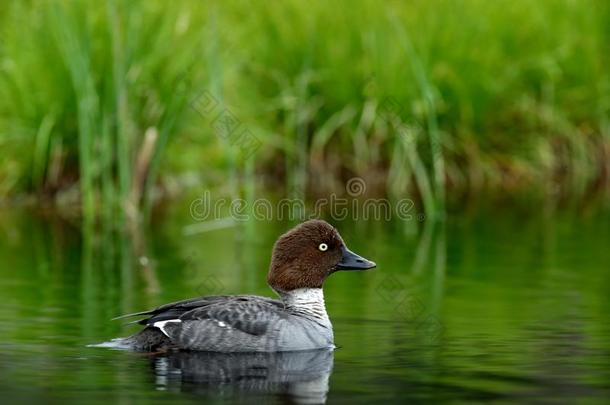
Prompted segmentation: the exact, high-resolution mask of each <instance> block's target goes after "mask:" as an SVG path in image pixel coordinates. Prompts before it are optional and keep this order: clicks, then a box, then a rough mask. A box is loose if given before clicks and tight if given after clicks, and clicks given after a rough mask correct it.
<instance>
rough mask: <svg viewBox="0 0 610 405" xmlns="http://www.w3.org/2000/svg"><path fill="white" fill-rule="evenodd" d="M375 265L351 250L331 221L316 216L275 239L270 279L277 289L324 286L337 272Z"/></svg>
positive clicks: (280, 290) (288, 289) (364, 268)
mask: <svg viewBox="0 0 610 405" xmlns="http://www.w3.org/2000/svg"><path fill="white" fill-rule="evenodd" d="M375 266H376V265H375V263H374V262H372V261H370V260H367V259H365V258H363V257H360V256H358V255H357V254H355V253H353V252H351V251H350V250H349V249H348V248H347V247H346V246H345V243H344V242H343V239H341V235H339V232H337V230H336V229H335V228H333V227H332V226H331V225H330V224H328V223H327V222H325V221H322V220H317V219H314V220H310V221H307V222H304V223H302V224H300V225H298V226H296V227H294V228H292V229H291V230H290V231H288V232H286V233H285V234H284V235H282V236H280V238H279V239H278V240H277V242H275V245H274V246H273V254H272V257H271V267H270V268H269V275H268V277H267V281H268V283H269V285H270V286H271V288H273V289H274V290H275V291H278V292H286V291H290V290H295V289H297V288H322V284H324V280H326V278H327V277H328V276H329V275H330V274H332V273H333V272H335V271H338V270H367V269H371V268H373V267H375Z"/></svg>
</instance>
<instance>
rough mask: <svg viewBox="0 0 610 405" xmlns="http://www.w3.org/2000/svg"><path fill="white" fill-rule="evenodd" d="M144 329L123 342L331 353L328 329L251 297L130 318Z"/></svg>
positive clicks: (146, 346) (180, 305) (193, 302)
mask: <svg viewBox="0 0 610 405" xmlns="http://www.w3.org/2000/svg"><path fill="white" fill-rule="evenodd" d="M137 315H140V316H146V317H145V318H144V319H142V320H140V321H138V323H140V324H142V325H146V326H147V327H146V328H145V329H144V330H143V331H142V332H140V333H138V334H136V335H133V336H131V337H129V338H126V339H124V341H123V343H124V344H125V345H127V346H130V347H132V348H134V349H137V350H156V349H159V348H168V347H176V348H180V349H187V350H204V351H215V352H273V351H293V350H309V349H317V348H323V347H332V343H333V342H332V330H331V329H330V325H328V326H326V325H322V324H320V323H319V322H316V320H315V319H311V318H309V317H307V316H302V315H298V314H295V313H293V312H291V311H289V310H286V309H285V307H284V304H283V303H282V302H281V301H278V300H273V299H270V298H266V297H259V296H253V295H238V296H210V297H201V298H194V299H190V300H186V301H180V302H176V303H172V304H167V305H163V306H161V307H159V308H156V309H154V310H152V311H146V312H140V313H137V314H132V315H130V316H137Z"/></svg>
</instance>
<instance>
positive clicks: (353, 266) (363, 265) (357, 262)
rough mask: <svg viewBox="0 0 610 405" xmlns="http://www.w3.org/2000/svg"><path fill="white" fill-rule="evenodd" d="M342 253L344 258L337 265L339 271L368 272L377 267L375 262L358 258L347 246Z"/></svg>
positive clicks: (342, 249)
mask: <svg viewBox="0 0 610 405" xmlns="http://www.w3.org/2000/svg"><path fill="white" fill-rule="evenodd" d="M341 253H343V256H342V257H341V261H340V262H339V264H338V265H337V270H367V269H372V268H373V267H375V266H377V265H376V264H375V262H372V261H370V260H367V259H365V258H364V257H362V256H358V255H357V254H356V253H354V252H352V251H351V250H349V249H348V248H346V247H345V246H343V247H342V248H341Z"/></svg>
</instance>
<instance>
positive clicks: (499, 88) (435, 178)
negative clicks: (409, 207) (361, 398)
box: [0, 0, 610, 220]
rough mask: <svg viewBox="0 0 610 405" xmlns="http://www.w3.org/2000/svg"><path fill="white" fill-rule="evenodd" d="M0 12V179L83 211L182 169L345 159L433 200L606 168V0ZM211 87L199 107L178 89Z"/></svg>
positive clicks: (302, 170) (609, 127)
mask: <svg viewBox="0 0 610 405" xmlns="http://www.w3.org/2000/svg"><path fill="white" fill-rule="evenodd" d="M0 20H1V21H0V23H1V25H0V32H1V43H0V148H1V149H0V195H14V194H18V193H33V194H37V195H40V196H45V197H47V196H48V197H51V198H58V197H57V196H61V195H77V199H78V202H79V203H80V206H81V207H82V212H83V214H84V216H85V218H89V219H90V220H93V219H95V218H100V217H102V218H103V217H108V218H116V217H122V216H123V213H125V212H126V213H127V216H131V217H133V216H137V214H138V212H140V211H141V209H142V208H143V207H149V206H150V205H151V203H152V201H153V197H154V195H155V193H154V190H155V188H156V186H158V185H160V184H165V183H167V182H168V181H170V180H171V179H173V178H181V176H182V175H184V174H194V175H195V176H196V178H197V182H199V183H200V182H203V183H205V184H206V185H221V186H227V187H228V188H229V192H230V193H231V194H233V195H237V194H238V193H239V192H240V191H239V190H240V189H241V186H242V185H245V186H247V188H248V189H249V190H250V191H249V192H250V193H251V192H252V191H251V190H252V188H253V187H254V186H255V185H256V184H258V181H257V180H256V179H258V178H260V177H261V175H262V176H263V178H266V179H267V180H268V181H269V182H271V183H272V184H275V183H277V182H280V183H281V184H283V185H284V186H285V187H286V189H287V190H301V191H303V190H305V189H307V190H309V191H310V192H313V193H314V194H324V193H326V192H329V191H333V190H337V189H339V188H341V187H342V184H343V182H344V181H345V180H347V179H348V178H350V177H352V176H360V177H362V178H364V179H365V180H366V181H367V188H368V191H370V192H371V193H373V194H380V193H387V194H390V195H392V196H415V197H417V198H418V199H420V200H421V201H422V203H423V205H424V206H425V209H426V211H428V213H430V214H432V213H442V212H444V210H445V205H446V200H448V199H449V198H448V197H447V196H455V195H463V194H465V193H470V194H471V195H472V194H476V193H480V192H483V191H484V190H491V191H501V192H504V193H505V192H509V193H512V192H514V191H515V190H523V191H524V192H532V193H536V194H542V195H546V196H551V197H553V198H556V197H565V196H570V197H574V198H576V199H581V198H585V197H587V196H588V195H590V194H591V193H592V192H593V191H595V190H599V189H604V188H607V185H608V182H609V180H608V178H609V175H608V174H609V173H610V167H609V166H608V163H607V162H608V161H609V158H610V139H609V137H610V122H609V119H608V117H609V116H610V71H609V70H608V69H607V66H608V65H609V62H610V60H609V59H610V52H609V51H610V49H609V46H608V44H609V43H610V29H609V28H608V27H610V6H608V5H607V3H606V2H603V1H594V0H583V1H579V2H574V1H567V0H565V1H560V0H557V1H551V0H546V1H540V2H535V3H531V2H529V1H525V0H516V1H507V0H498V1H494V2H485V1H475V0H472V1H465V2H460V3H456V2H453V1H448V0H435V1H411V2H404V3H400V2H386V3H383V4H381V3H378V2H373V1H357V2H353V1H347V0H345V1H340V2H334V3H333V4H332V5H331V4H326V2H321V1H320V2H313V3H311V2H308V3H304V2H299V1H296V0H293V1H286V2H281V3H277V4H274V5H273V6H272V7H271V6H268V5H265V6H263V5H259V4H257V3H250V2H245V1H228V2H215V1H213V2H207V3H203V2H199V1H183V2H178V3H176V4H171V5H169V4H168V3H165V2H161V1H130V2H126V1H120V0H114V1H112V0H108V1H106V2H97V3H95V4H93V3H90V2H84V1H77V0H70V1H67V2H60V1H32V2H21V1H9V2H7V3H6V4H4V5H3V6H2V7H1V8H0ZM24 27H27V29H24ZM206 91H207V92H209V94H212V95H213V96H214V97H215V99H216V100H217V101H218V107H217V108H216V109H215V110H214V113H213V114H201V113H199V112H197V111H196V109H194V108H191V102H192V101H193V100H194V101H195V103H196V102H197V100H198V98H197V97H198V95H200V94H202V93H203V92H206ZM388 101H391V104H392V105H394V107H395V108H394V110H393V111H392V112H390V111H388V108H387V107H388ZM223 108H227V109H228V111H230V112H231V113H232V114H233V115H234V116H235V117H236V118H237V119H238V120H239V121H240V122H241V124H240V127H239V128H240V131H241V130H243V129H248V130H249V131H250V132H251V134H253V136H255V137H256V139H257V140H258V141H260V143H261V147H260V148H259V149H257V150H256V153H254V154H253V155H252V156H248V154H247V153H244V148H243V147H241V146H240V144H239V143H236V142H235V139H234V138H231V137H227V136H219V134H218V133H217V130H215V129H214V125H215V124H214V121H213V119H214V117H215V115H216V114H218V113H219V112H220V111H222V110H223ZM147 131H148V134H149V136H145V134H146V133H147ZM145 139H148V141H145ZM182 177H183V176H182ZM191 177H192V176H191ZM227 179H228V180H227ZM164 180H165V181H164ZM157 188H158V187H157ZM70 190H78V192H77V193H70Z"/></svg>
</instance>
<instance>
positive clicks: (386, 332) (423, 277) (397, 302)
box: [0, 202, 610, 403]
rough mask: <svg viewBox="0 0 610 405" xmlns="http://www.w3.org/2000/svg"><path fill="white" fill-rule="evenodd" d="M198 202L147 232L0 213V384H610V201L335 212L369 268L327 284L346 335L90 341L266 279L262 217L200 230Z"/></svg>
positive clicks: (440, 392)
mask: <svg viewBox="0 0 610 405" xmlns="http://www.w3.org/2000/svg"><path fill="white" fill-rule="evenodd" d="M192 222H193V220H192V219H191V218H190V217H189V215H188V202H184V203H176V204H175V206H174V207H172V208H171V209H170V210H169V212H168V213H167V214H166V215H165V216H164V217H163V219H162V220H157V221H155V223H153V225H152V226H151V227H150V229H147V230H145V231H143V232H141V233H139V234H137V235H128V236H123V237H121V236H119V235H117V234H114V233H112V232H104V231H103V230H99V231H97V232H95V233H94V234H92V235H87V236H84V235H82V234H81V232H80V230H79V228H78V227H77V226H75V225H74V224H71V223H68V222H65V221H63V220H61V219H59V218H57V217H55V216H53V215H51V216H48V215H45V216H42V215H39V214H37V213H34V212H31V211H26V210H11V211H10V212H8V211H5V212H4V213H2V214H1V215H0V296H1V297H2V304H1V306H0V336H1V337H2V340H1V341H0V392H1V393H2V397H3V398H10V399H12V400H20V401H28V402H29V401H31V402H33V401H37V402H39V401H51V402H60V401H61V402H66V403H73V402H82V401H83V400H84V399H87V400H88V401H92V402H103V403H108V402H112V401H115V402H117V401H118V402H120V403H133V402H136V403H138V402H145V401H149V400H167V401H172V402H173V403H189V402H201V401H202V400H213V401H214V402H220V403H223V402H226V403H233V402H244V403H251V402H252V400H253V399H256V400H261V401H264V402H267V403H284V402H297V403H298V402H305V403H306V402H309V403H316V402H321V401H324V400H328V402H331V403H359V402H367V401H375V402H391V401H398V400H405V399H411V400H422V401H424V400H425V401H429V400H437V401H438V400H451V401H458V402H461V401H471V400H496V401H500V402H503V401H506V402H512V401H515V400H528V401H540V402H547V401H553V400H558V401H579V402H592V403H595V402H603V401H604V400H605V399H606V398H608V397H609V396H610V322H609V321H610V299H609V297H610V294H609V293H610V272H609V270H608V269H610V249H608V246H610V215H608V214H604V213H597V214H587V215H584V214H578V215H560V214H556V215H550V214H549V215H542V214H537V215H533V214H522V213H515V212H514V211H513V212H511V211H501V210H500V211H498V210H481V211H480V212H478V213H476V214H469V215H453V216H450V218H449V219H448V221H447V222H446V224H445V225H435V226H428V227H424V228H422V227H421V226H422V224H421V223H416V222H414V223H413V224H405V223H403V222H400V221H394V222H383V221H381V222H379V221H378V222H375V221H368V222H367V221H358V222H357V223H353V222H350V221H342V222H340V223H335V224H336V225H337V226H338V227H339V229H340V231H341V233H342V235H343V237H344V239H345V240H346V241H347V242H348V244H349V246H350V248H351V249H352V250H354V251H356V252H358V253H361V254H362V255H364V256H366V257H368V258H371V259H372V260H375V261H376V262H377V263H378V268H377V269H376V270H374V271H370V272H362V273H360V272H358V273H356V272H344V273H337V274H334V275H333V276H332V277H331V278H330V279H329V280H328V282H327V285H326V287H325V293H326V302H327V307H328V312H329V315H330V317H331V320H332V322H333V325H334V328H335V340H336V344H337V346H338V349H337V350H336V351H334V352H332V353H306V354H301V355H267V356H227V355H213V354H209V353H208V354H206V353H200V354H193V355H185V354H180V353H179V354H174V355H165V356H163V355H157V356H151V355H148V354H141V353H130V352H125V351H113V350H107V349H100V348H89V347H87V345H89V344H92V343H99V342H102V341H106V340H108V339H110V338H113V337H117V336H124V335H127V334H129V333H132V332H134V331H135V330H137V328H134V327H133V326H128V325H124V324H122V323H121V322H119V321H114V322H113V321H110V319H111V318H113V317H115V316H117V315H119V314H122V313H127V312H134V311H138V310H143V309H148V308H150V307H154V306H157V305H159V304H163V303H166V302H169V301H175V300H180V299H184V298H188V297H192V296H197V295H204V294H221V293H222V294H227V293H230V294H233V293H257V294H262V295H269V296H272V295H273V293H272V292H271V291H270V290H269V288H268V287H267V286H266V284H265V274H266V271H267V267H268V264H269V254H270V250H271V246H272V244H273V242H274V240H275V238H276V237H277V236H278V235H279V234H280V233H282V232H283V231H285V230H286V229H288V228H289V227H290V226H291V224H290V223H288V222H286V221H284V222H257V221H250V222H246V223H241V224H239V225H237V226H234V227H229V228H225V229H218V230H215V231H210V232H205V233H200V234H195V235H185V234H184V232H183V230H184V226H187V225H189V224H192Z"/></svg>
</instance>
